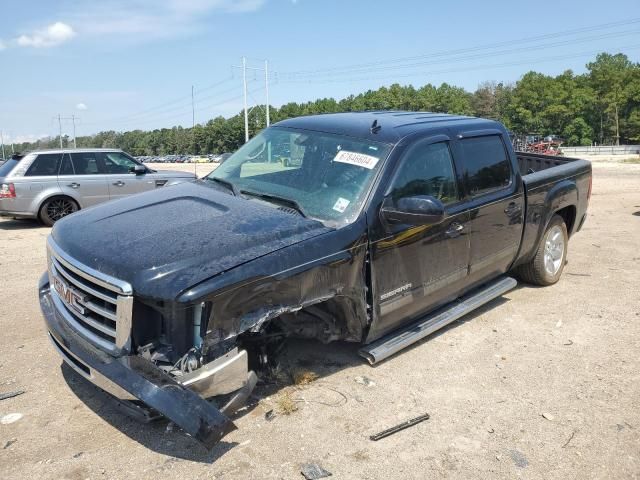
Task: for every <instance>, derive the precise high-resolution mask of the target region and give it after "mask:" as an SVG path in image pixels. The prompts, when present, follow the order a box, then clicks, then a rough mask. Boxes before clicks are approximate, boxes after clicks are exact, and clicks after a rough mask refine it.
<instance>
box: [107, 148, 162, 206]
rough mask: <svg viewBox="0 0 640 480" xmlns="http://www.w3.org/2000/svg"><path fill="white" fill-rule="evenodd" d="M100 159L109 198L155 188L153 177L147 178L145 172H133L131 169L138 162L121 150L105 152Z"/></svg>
mask: <svg viewBox="0 0 640 480" xmlns="http://www.w3.org/2000/svg"><path fill="white" fill-rule="evenodd" d="M102 160H103V162H104V171H105V173H106V175H105V176H106V178H107V184H108V185H109V198H111V200H113V199H115V198H121V197H126V196H128V195H133V194H134V193H140V192H146V191H147V190H153V189H154V188H155V182H154V179H152V178H147V174H146V173H143V174H135V173H133V172H132V171H131V170H132V169H133V168H134V167H135V166H136V165H139V164H138V163H136V162H134V161H133V160H132V159H131V158H129V157H128V156H127V155H125V154H123V153H121V152H105V153H104V154H103V155H102Z"/></svg>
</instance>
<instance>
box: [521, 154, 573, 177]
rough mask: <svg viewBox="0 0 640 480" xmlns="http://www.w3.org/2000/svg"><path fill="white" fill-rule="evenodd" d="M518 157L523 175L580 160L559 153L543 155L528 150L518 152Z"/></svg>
mask: <svg viewBox="0 0 640 480" xmlns="http://www.w3.org/2000/svg"><path fill="white" fill-rule="evenodd" d="M516 157H517V159H518V166H519V167H520V175H522V176H523V177H524V176H525V175H530V174H532V173H536V172H540V171H542V170H547V169H549V168H553V167H559V166H561V165H566V164H567V163H571V162H575V161H580V159H578V158H567V157H561V156H558V155H542V154H539V153H528V152H516ZM582 161H584V160H582Z"/></svg>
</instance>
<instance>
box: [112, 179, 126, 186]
mask: <svg viewBox="0 0 640 480" xmlns="http://www.w3.org/2000/svg"><path fill="white" fill-rule="evenodd" d="M113 184H114V185H115V186H116V187H122V186H123V185H124V182H123V181H122V180H118V181H117V182H113Z"/></svg>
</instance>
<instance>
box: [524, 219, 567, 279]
mask: <svg viewBox="0 0 640 480" xmlns="http://www.w3.org/2000/svg"><path fill="white" fill-rule="evenodd" d="M568 240H569V236H568V234H567V226H566V225H565V223H564V220H563V219H562V217H561V216H560V215H554V216H553V217H552V218H551V221H550V222H549V225H547V230H546V231H545V232H544V235H543V236H542V239H541V240H540V244H539V245H538V249H537V250H536V254H535V256H534V257H533V259H532V260H531V261H530V262H529V263H526V264H524V265H521V266H519V267H518V268H517V270H516V271H517V273H518V275H519V276H520V277H521V278H522V279H523V280H524V281H525V282H527V283H532V284H534V285H541V286H547V285H553V284H554V283H556V282H557V281H558V280H560V276H561V275H562V271H563V270H564V265H565V263H566V260H567V245H568Z"/></svg>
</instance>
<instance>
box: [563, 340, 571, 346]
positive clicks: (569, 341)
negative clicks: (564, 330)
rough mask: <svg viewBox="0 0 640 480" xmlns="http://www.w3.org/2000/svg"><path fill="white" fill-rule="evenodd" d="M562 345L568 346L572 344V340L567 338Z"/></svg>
mask: <svg viewBox="0 0 640 480" xmlns="http://www.w3.org/2000/svg"><path fill="white" fill-rule="evenodd" d="M563 345H564V346H566V347H568V346H569V345H573V340H567V341H566V342H564V343H563Z"/></svg>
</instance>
